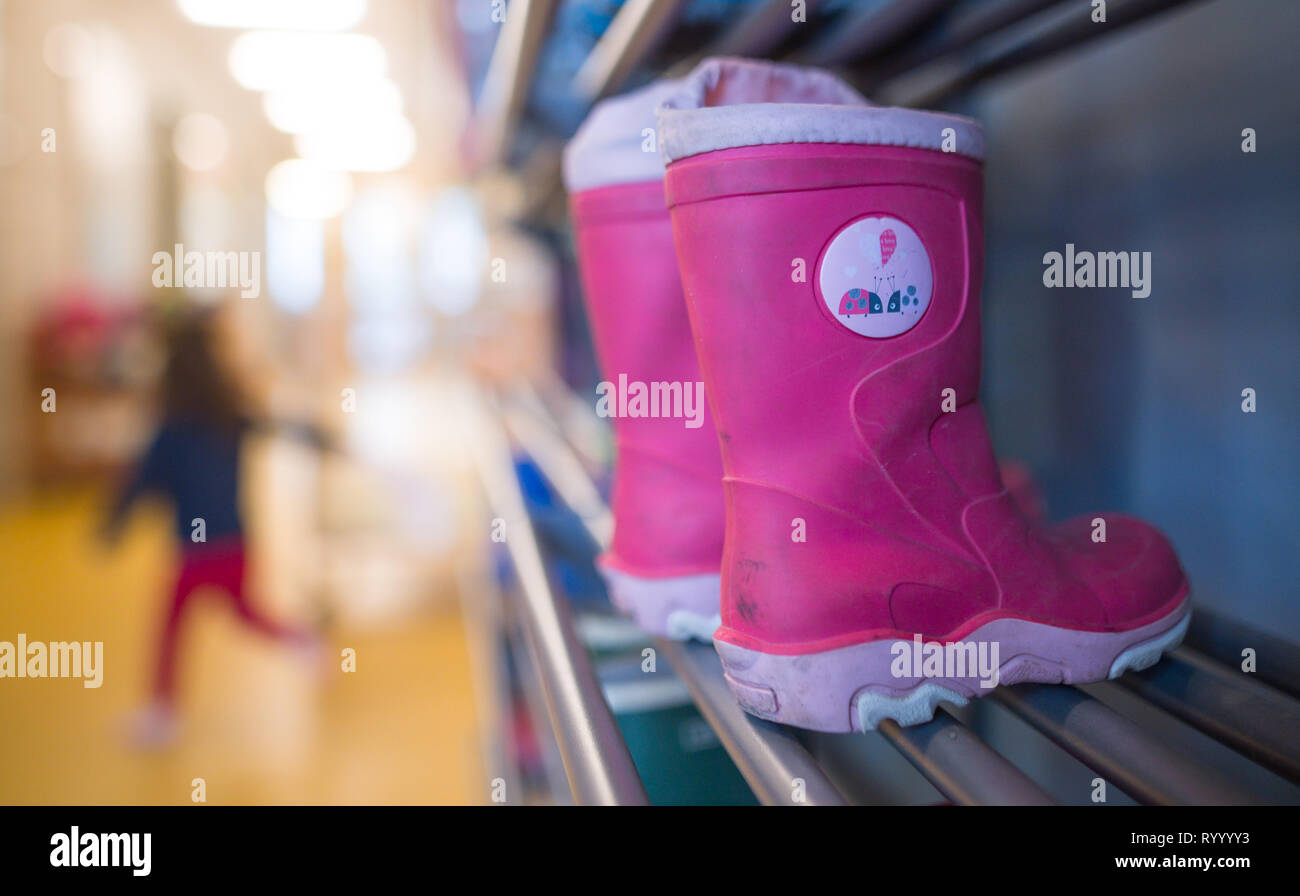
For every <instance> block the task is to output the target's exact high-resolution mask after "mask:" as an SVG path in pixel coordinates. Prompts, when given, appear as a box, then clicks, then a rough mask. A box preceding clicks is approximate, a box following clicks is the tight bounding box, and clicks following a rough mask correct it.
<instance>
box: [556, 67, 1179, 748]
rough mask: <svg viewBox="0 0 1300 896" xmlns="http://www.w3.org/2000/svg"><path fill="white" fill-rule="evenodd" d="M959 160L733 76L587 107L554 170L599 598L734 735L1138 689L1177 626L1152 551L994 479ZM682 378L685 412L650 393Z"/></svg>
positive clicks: (950, 135)
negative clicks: (588, 342) (599, 390)
mask: <svg viewBox="0 0 1300 896" xmlns="http://www.w3.org/2000/svg"><path fill="white" fill-rule="evenodd" d="M656 150H658V151H656ZM983 154H984V140H983V133H982V131H981V129H980V127H979V125H978V124H976V123H975V122H973V121H970V120H968V119H965V118H960V117H956V116H950V115H941V114H936V113H930V112H920V111H913V110H907V109H893V108H881V107H876V106H872V105H870V104H868V103H867V102H866V101H865V100H864V99H863V98H862V97H861V96H860V95H859V94H857V93H856V92H855V91H853V90H852V89H851V88H850V87H848V86H847V85H845V84H844V83H843V82H841V81H839V80H838V79H836V78H834V77H832V76H830V75H828V74H826V73H822V72H818V71H814V70H809V69H801V68H796V67H792V66H781V65H773V64H768V63H759V62H749V61H744V60H735V59H713V60H708V61H706V62H704V63H701V64H700V66H699V67H698V68H697V69H696V70H695V71H694V72H693V73H692V74H691V75H690V76H689V77H687V78H686V79H684V80H682V81H678V82H672V83H661V84H657V85H654V86H652V87H650V88H647V89H646V90H643V91H640V92H638V93H635V94H630V95H628V96H625V97H622V98H619V99H615V100H610V101H607V102H605V103H603V104H601V105H600V106H598V107H597V108H596V110H595V111H594V112H593V113H592V115H591V116H590V117H589V119H588V120H587V122H586V123H585V124H584V125H583V127H582V128H581V129H580V131H579V133H578V135H577V136H576V137H575V138H574V141H573V142H572V143H571V145H570V147H569V150H568V152H567V154H566V159H565V175H566V181H567V183H568V187H569V189H570V192H571V194H572V209H573V217H574V222H575V229H576V237H577V250H578V256H579V261H580V266H581V272H582V278H583V285H584V289H585V293H586V298H587V303H588V309H589V313H590V318H591V323H592V329H593V334H594V338H595V344H596V350H597V355H598V358H599V361H600V364H601V368H602V370H603V372H604V376H605V377H606V378H607V380H608V381H609V382H610V383H611V385H612V386H613V388H614V389H615V390H617V389H622V390H623V393H625V394H622V395H619V396H617V399H618V401H617V403H615V402H614V401H611V402H610V403H609V407H610V409H611V413H612V414H614V415H615V416H614V419H613V421H612V422H613V426H614V432H615V439H616V445H617V451H618V457H617V467H616V474H615V481H614V490H613V492H614V493H613V512H614V517H615V532H614V537H613V542H612V545H611V546H610V548H609V550H608V551H607V553H606V554H605V555H604V556H603V557H602V558H601V566H602V569H603V570H604V572H605V574H606V576H607V580H608V582H609V586H610V592H611V595H612V599H613V600H614V602H615V603H616V604H617V605H619V606H620V607H622V608H623V609H625V610H626V611H628V612H630V613H631V614H632V615H633V616H634V617H635V618H636V619H637V620H638V621H639V622H640V624H641V625H642V626H644V627H645V628H646V629H648V630H650V631H652V632H655V633H657V634H660V635H666V636H668V637H677V638H681V637H686V636H689V635H696V636H701V637H705V638H707V637H708V636H709V635H710V634H711V635H712V637H713V641H714V644H715V646H716V648H717V651H718V654H719V656H720V657H721V660H722V664H723V668H724V671H725V674H726V678H727V681H728V683H729V684H730V687H731V689H732V692H733V693H734V694H735V696H736V698H737V700H738V701H739V702H740V704H741V705H742V706H743V707H744V708H745V709H746V710H747V711H749V712H750V713H753V714H754V715H758V716H761V717H764V718H768V719H773V720H775V721H778V722H783V723H787V724H792V725H797V726H800V727H804V728H811V729H816V730H822V731H852V730H863V731H866V730H871V729H873V728H874V727H875V726H876V725H877V724H878V723H879V722H880V721H881V720H883V719H894V720H896V721H898V722H899V723H901V724H912V723H917V722H921V721H925V720H927V719H929V718H931V717H932V715H933V712H934V707H935V705H936V704H937V703H938V702H940V701H945V700H946V701H951V702H954V703H959V704H960V703H964V702H966V700H967V699H969V698H971V697H974V696H980V695H982V694H984V693H987V692H988V691H989V690H991V688H992V687H994V686H996V685H997V684H1013V683H1016V682H1022V681H1037V682H1053V683H1055V682H1064V683H1082V682H1091V681H1099V680H1102V679H1106V678H1114V677H1116V676H1118V675H1119V674H1121V673H1122V672H1124V671H1125V670H1127V669H1137V668H1144V667H1146V666H1148V665H1150V664H1152V663H1154V662H1155V661H1156V660H1158V659H1159V657H1160V655H1161V653H1162V652H1163V651H1165V650H1168V649H1171V648H1172V647H1173V646H1175V645H1177V644H1178V642H1179V641H1180V640H1181V639H1182V636H1183V633H1184V632H1185V630H1186V627H1187V622H1188V618H1189V604H1188V599H1187V593H1188V585H1187V581H1186V578H1185V576H1184V575H1183V572H1182V570H1181V568H1180V567H1179V563H1178V559H1177V557H1176V556H1175V554H1174V552H1173V550H1172V549H1171V548H1170V545H1169V543H1168V542H1167V541H1166V540H1165V538H1164V537H1163V536H1162V535H1161V534H1160V533H1159V532H1158V531H1156V530H1155V529H1154V528H1152V527H1151V526H1149V525H1147V524H1145V523H1143V522H1141V521H1139V520H1135V519H1132V518H1129V517H1125V516H1121V515H1117V514H1099V515H1095V516H1089V517H1084V518H1079V519H1074V520H1070V521H1067V522H1064V523H1060V524H1055V525H1042V524H1040V523H1039V522H1036V521H1032V520H1031V519H1030V518H1029V517H1027V516H1026V514H1025V513H1024V512H1023V511H1022V509H1021V508H1020V507H1019V506H1018V505H1017V503H1016V501H1015V500H1014V499H1013V497H1012V495H1011V494H1010V493H1009V492H1008V490H1007V489H1006V487H1005V486H1004V483H1003V481H1002V477H1001V476H1000V474H999V469H998V465H997V462H996V460H995V458H994V455H993V452H992V449H991V446H990V440H989V436H988V433H987V431H986V428H985V423H984V417H983V413H982V411H981V408H980V403H979V398H978V388H979V376H980V317H979V290H980V282H981V276H982V265H983V244H982V239H983V228H982V220H981V215H982V191H983V177H982V167H981V166H982V159H983ZM665 165H666V167H665ZM701 379H702V381H703V384H704V391H705V394H706V395H707V399H708V409H707V412H706V413H705V415H704V417H703V418H702V419H700V418H699V417H698V415H697V417H696V418H695V419H692V418H690V417H689V416H687V415H686V413H685V412H684V411H683V409H682V408H680V407H679V406H678V403H677V401H676V400H675V398H674V396H675V395H677V394H678V393H684V392H685V390H687V389H690V388H691V386H692V384H694V383H696V382H697V381H700V380H701ZM638 384H639V386H640V388H638ZM674 384H677V385H678V386H680V389H677V390H676V391H674ZM647 396H650V398H653V399H654V400H650V398H648V397H647ZM701 424H702V425H701ZM715 629H716V630H715Z"/></svg>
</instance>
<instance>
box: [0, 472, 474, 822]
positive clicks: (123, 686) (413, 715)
mask: <svg viewBox="0 0 1300 896" xmlns="http://www.w3.org/2000/svg"><path fill="white" fill-rule="evenodd" d="M95 507H96V502H95V499H94V496H93V495H92V494H91V493H90V492H88V491H69V492H60V493H58V494H53V495H47V496H44V497H42V498H39V499H34V500H30V501H26V502H23V503H21V504H18V505H10V506H7V507H4V508H0V641H10V642H13V641H15V640H16V638H17V635H18V633H19V632H24V633H26V635H27V638H28V640H29V641H38V640H39V641H63V640H74V639H75V640H90V641H97V640H98V641H103V642H104V654H105V656H104V684H103V686H102V687H101V688H98V689H88V688H85V687H83V686H82V683H81V682H80V681H79V680H68V679H35V680H33V679H13V678H0V803H4V804H14V803H18V804H29V803H64V804H86V803H91V804H95V803H108V804H130V803H151V804H152V803H184V804H189V803H191V802H192V793H193V781H194V779H196V778H202V779H203V780H204V784H205V787H206V796H207V802H208V803H209V804H231V803H235V804H246V803H311V804H315V803H466V802H475V801H482V800H483V798H484V794H485V793H486V792H487V785H486V783H484V782H483V778H484V775H483V772H482V770H481V767H480V758H479V757H480V753H479V745H478V743H477V735H476V731H475V724H474V718H475V716H474V703H473V696H472V693H471V682H470V667H469V659H468V657H467V655H466V645H465V639H464V636H463V633H462V628H461V624H460V620H459V618H458V617H457V616H456V615H455V614H454V613H449V612H439V613H437V614H436V615H433V616H431V617H428V618H422V619H413V620H408V621H407V622H405V623H404V624H402V625H401V626H400V627H396V628H389V629H386V630H383V631H364V632H363V631H349V630H347V629H346V628H344V629H338V630H333V631H331V632H330V633H329V643H330V646H331V648H332V652H333V654H334V656H335V657H337V656H338V654H339V651H340V650H342V649H343V648H344V647H351V648H354V649H355V650H356V653H357V671H356V672H354V673H348V674H345V673H343V672H342V671H341V670H338V666H337V664H334V665H333V667H332V670H331V671H330V672H328V673H325V674H323V675H322V674H321V673H320V670H314V671H313V670H312V669H311V668H310V667H309V666H308V665H307V664H305V663H304V662H303V661H302V659H301V658H300V657H296V656H294V655H293V654H292V653H291V652H289V651H286V650H285V649H283V648H281V647H278V646H276V645H273V644H268V643H267V642H265V641H264V640H262V639H260V638H259V637H258V636H257V635H256V634H253V633H250V632H248V631H246V630H245V629H243V628H241V627H240V626H239V624H238V622H237V620H236V619H235V618H234V616H233V614H232V613H230V612H229V610H228V608H227V607H226V606H225V605H223V604H222V603H221V602H220V601H207V602H203V603H201V604H200V605H198V606H196V607H195V608H194V612H193V613H192V614H191V615H190V616H189V617H188V619H187V622H186V628H185V631H184V640H183V643H182V649H181V667H180V684H181V706H182V709H183V712H184V719H185V727H184V729H183V732H182V735H181V738H180V740H179V741H178V742H177V744H176V745H175V746H174V747H172V748H171V749H169V750H166V751H162V752H152V753H151V752H140V751H138V750H135V749H133V748H132V747H131V746H130V742H129V740H128V738H127V737H126V733H125V731H126V728H127V720H128V719H129V718H130V715H131V713H132V711H133V710H134V709H136V708H137V707H138V706H139V705H140V703H141V701H142V699H143V698H144V696H145V694H146V684H147V681H148V679H149V676H150V674H151V672H152V668H153V663H154V655H153V650H154V648H153V639H154V633H155V631H156V629H157V626H158V623H159V618H158V617H159V613H160V612H161V603H160V602H161V601H162V599H163V598H164V596H165V591H166V588H167V585H168V584H169V579H170V576H171V570H170V560H169V558H170V556H171V554H170V551H171V548H170V546H169V543H168V535H167V526H166V523H165V520H164V519H163V518H162V516H161V515H160V514H158V513H156V512H155V513H148V512H146V513H144V514H141V515H139V516H137V517H136V519H135V520H134V521H133V523H132V525H131V527H130V529H129V531H128V533H127V537H126V539H125V540H124V541H123V542H122V544H121V545H120V546H119V547H118V549H117V550H116V551H112V552H110V551H108V550H107V549H105V548H102V547H99V546H98V545H97V543H96V542H95V541H94V540H93V539H92V538H91V536H90V533H91V532H92V530H93V526H94V522H95V519H96V516H95Z"/></svg>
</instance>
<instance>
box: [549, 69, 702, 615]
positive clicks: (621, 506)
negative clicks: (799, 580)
mask: <svg viewBox="0 0 1300 896" xmlns="http://www.w3.org/2000/svg"><path fill="white" fill-rule="evenodd" d="M673 89H675V84H674V83H660V84H657V85H654V86H652V87H650V88H647V89H645V90H642V91H638V92H636V93H632V94H628V95H626V96H623V97H620V98H618V99H614V100H608V101H606V102H603V103H601V104H599V105H597V106H596V108H595V109H594V110H593V112H592V114H591V115H590V116H589V117H588V118H587V121H586V122H584V124H583V126H582V127H581V128H580V129H579V131H578V133H577V134H576V135H575V136H574V138H573V141H572V142H571V143H570V144H569V146H568V148H567V150H566V152H565V159H564V173H565V181H566V185H567V187H568V188H569V190H570V192H571V194H572V199H571V205H572V212H573V220H574V230H575V233H576V241H577V252H578V262H579V267H580V271H581V275H582V284H583V291H584V293H585V295H586V302H587V312H588V317H589V319H590V321H591V329H592V334H593V336H594V341H595V346H596V354H597V358H598V360H599V362H600V367H601V371H602V375H603V376H604V378H605V381H604V383H603V384H602V387H601V389H600V390H599V394H598V401H597V409H598V410H599V411H602V412H607V413H609V414H610V416H612V418H613V419H612V421H611V422H612V423H613V427H614V439H615V444H616V450H617V461H616V465H615V469H614V489H613V491H614V494H613V502H612V504H613V507H612V510H613V514H614V537H613V543H612V544H611V546H610V548H609V550H608V551H607V552H606V553H605V554H604V555H603V556H602V557H601V558H600V561H599V566H600V569H601V571H602V573H603V574H604V576H605V580H606V582H607V583H608V585H609V592H610V598H611V599H612V600H613V602H614V603H615V605H617V606H619V607H621V608H622V609H624V610H625V611H627V612H628V613H630V614H631V615H632V616H633V617H634V618H635V619H636V621H637V622H638V623H639V624H640V625H641V627H643V628H645V629H646V630H647V631H650V632H653V633H654V634H658V635H663V636H666V637H670V638H678V639H681V638H686V637H691V636H693V637H697V638H700V639H702V640H708V639H709V638H710V637H711V636H712V634H713V630H714V629H715V628H717V626H718V596H719V588H720V582H719V574H718V571H719V568H720V566H721V563H722V538H723V532H724V529H725V523H724V508H723V498H722V461H721V458H720V457H719V454H718V437H717V433H716V431H715V429H714V427H713V420H712V417H711V415H710V414H709V410H708V404H707V402H706V401H705V400H704V387H703V385H702V382H701V377H700V366H699V362H698V361H697V360H696V358H695V346H694V344H693V342H692V340H691V331H690V322H689V320H688V319H687V317H686V304H685V301H684V299H683V298H682V287H681V280H680V278H679V277H678V275H677V258H676V255H675V253H674V251H673V237H672V225H671V222H670V221H669V218H668V209H667V208H666V207H665V205H664V186H663V162H662V160H661V159H660V157H659V153H658V146H657V144H656V140H655V132H654V109H655V106H656V105H657V103H658V101H659V100H660V99H662V98H663V97H664V96H665V95H667V94H668V93H670V92H672V90H673ZM638 384H640V385H641V386H644V391H640V392H639V395H640V397H639V398H638V391H639V386H638ZM665 386H666V388H664V387H665ZM633 414H636V415H637V416H633ZM644 414H653V416H645V415H644Z"/></svg>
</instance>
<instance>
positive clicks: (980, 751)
mask: <svg viewBox="0 0 1300 896" xmlns="http://www.w3.org/2000/svg"><path fill="white" fill-rule="evenodd" d="M876 730H877V731H879V732H880V733H881V735H883V736H884V738H885V740H887V741H889V742H890V743H891V744H893V745H894V746H895V747H896V748H897V749H898V751H899V752H900V753H902V754H903V755H904V756H905V757H907V760H908V761H909V762H911V763H912V765H914V766H916V769H917V771H919V772H920V773H921V774H923V775H925V777H926V779H927V780H929V782H930V783H931V784H933V785H934V786H935V788H936V789H938V791H939V792H940V793H942V794H943V795H944V796H946V797H947V798H948V799H950V800H952V801H953V802H954V803H957V804H958V805H961V806H1051V805H1054V804H1055V802H1054V800H1053V799H1052V798H1051V797H1050V796H1049V795H1048V794H1047V792H1046V791H1045V790H1043V789H1042V788H1041V787H1039V786H1038V785H1037V784H1035V783H1034V782H1033V781H1032V780H1030V779H1029V777H1028V776H1027V775H1026V774H1025V773H1024V772H1022V771H1021V770H1020V769H1018V768H1016V767H1015V766H1014V765H1012V764H1011V763H1010V762H1008V761H1007V760H1006V759H1005V758H1004V757H1003V756H1001V755H1000V754H999V753H997V752H996V751H995V750H994V749H993V748H992V747H990V746H989V745H988V744H986V743H984V741H982V740H980V739H979V737H978V736H976V735H975V733H974V732H972V731H971V730H970V729H969V728H967V727H966V726H965V725H963V724H962V723H961V722H960V721H958V720H957V719H956V718H954V717H953V716H952V715H951V714H950V713H948V711H947V710H946V709H944V708H943V707H940V708H939V710H938V711H937V712H935V714H934V719H933V720H931V721H929V722H926V723H925V724H924V725H916V726H914V727H910V728H903V727H901V726H900V725H899V724H898V723H897V722H895V721H894V720H893V719H887V720H885V721H884V722H881V723H880V725H879V726H877V728H876Z"/></svg>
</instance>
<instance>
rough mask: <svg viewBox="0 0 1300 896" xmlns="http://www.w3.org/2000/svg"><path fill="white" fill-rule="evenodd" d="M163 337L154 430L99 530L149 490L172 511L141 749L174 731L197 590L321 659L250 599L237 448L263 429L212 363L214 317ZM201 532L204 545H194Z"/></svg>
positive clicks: (302, 635) (117, 527)
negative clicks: (172, 554)
mask: <svg viewBox="0 0 1300 896" xmlns="http://www.w3.org/2000/svg"><path fill="white" fill-rule="evenodd" d="M170 330H171V332H170V334H169V335H170V338H169V340H168V342H169V345H168V357H167V366H166V369H165V372H164V374H163V379H162V407H161V418H162V419H161V422H160V425H159V428H158V431H157V433H156V434H155V435H154V437H153V440H152V441H151V442H150V444H149V447H148V449H147V450H146V451H145V453H144V456H143V458H142V459H141V460H140V462H139V464H138V466H137V467H136V468H135V470H134V472H133V473H132V474H131V475H130V476H129V478H128V479H127V481H126V484H125V486H124V487H123V489H122V491H121V493H120V494H119V495H118V497H117V500H116V501H115V503H114V504H113V507H112V509H111V511H110V513H109V516H108V518H107V520H106V522H105V526H104V535H105V537H106V538H107V540H109V541H110V542H114V541H116V539H117V536H118V534H119V533H120V531H121V529H122V526H123V524H124V522H125V519H126V516H127V514H128V512H129V511H130V509H131V507H132V505H133V504H134V503H135V501H136V500H137V499H138V498H140V497H141V496H142V495H144V494H146V493H155V494H159V495H161V496H163V497H165V498H167V499H168V500H169V501H170V503H171V505H172V511H173V516H174V524H175V532H176V538H177V540H178V542H179V545H180V561H179V564H178V567H177V571H176V583H175V586H174V588H173V590H172V593H171V597H170V599H169V601H168V602H167V606H166V609H165V610H164V615H163V619H162V626H161V633H160V639H159V642H158V659H157V672H156V676H155V678H154V684H153V695H152V700H151V702H150V704H149V706H148V708H147V709H146V710H145V711H144V712H143V713H141V715H140V717H139V719H138V720H137V726H136V731H135V736H136V738H137V740H138V741H139V742H140V743H141V745H144V746H160V745H163V744H165V743H167V742H169V741H170V740H171V739H172V738H173V737H174V736H175V734H176V732H177V729H178V725H177V715H176V710H175V688H176V660H177V642H178V640H179V636H180V626H181V620H182V617H183V616H184V614H185V610H186V608H187V607H188V606H189V604H190V602H191V598H192V597H193V596H194V594H195V593H196V591H198V590H200V589H203V588H204V587H212V588H215V589H217V590H219V591H221V592H223V593H224V595H225V597H226V598H227V599H228V600H229V601H230V603H231V605H232V606H233V608H234V610H235V612H236V613H237V614H238V615H239V618H240V619H242V620H243V621H244V623H245V624H247V625H248V626H249V627H251V628H252V629H254V630H255V631H258V632H261V633H262V634H264V635H267V636H269V637H271V638H274V639H276V640H278V641H281V642H283V643H285V644H288V645H292V646H294V647H296V648H298V649H301V650H303V651H305V652H309V653H313V654H318V653H319V652H320V651H321V649H322V648H321V644H320V640H319V638H318V636H317V635H316V634H315V633H314V632H312V631H311V630H309V629H307V628H304V627H298V626H294V625H290V624H287V623H284V622H280V621H277V620H275V619H272V618H271V617H270V616H268V615H266V614H265V613H264V612H262V611H261V610H259V609H258V608H257V607H255V606H254V605H253V604H252V603H251V602H250V601H249V596H248V593H247V590H246V583H245V570H244V567H245V553H246V551H245V542H244V526H243V521H242V520H241V518H240V512H239V497H238V496H239V476H240V442H241V441H242V438H243V436H244V435H245V434H247V433H248V432H249V431H251V430H254V429H260V428H263V427H264V426H265V424H264V423H262V422H261V421H259V420H258V419H257V418H255V417H254V416H253V415H252V414H251V412H250V408H249V405H248V403H247V399H246V397H245V396H244V395H243V394H241V390H240V389H239V388H238V386H237V384H236V382H235V380H234V378H233V376H232V374H231V372H230V371H229V370H228V369H227V365H225V364H223V363H222V362H221V360H220V358H219V356H218V353H217V351H216V346H215V345H214V341H215V320H214V315H213V313H212V312H198V313H191V314H187V315H185V316H183V318H182V319H181V320H180V321H178V322H177V323H176V324H175V325H174V326H172V327H171V328H170ZM312 438H313V441H316V442H317V443H320V442H321V441H322V440H321V439H320V438H319V437H317V436H314V435H313V436H312ZM200 521H201V523H200ZM200 527H202V529H200ZM200 531H202V534H203V536H204V538H205V540H199V535H200Z"/></svg>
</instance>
